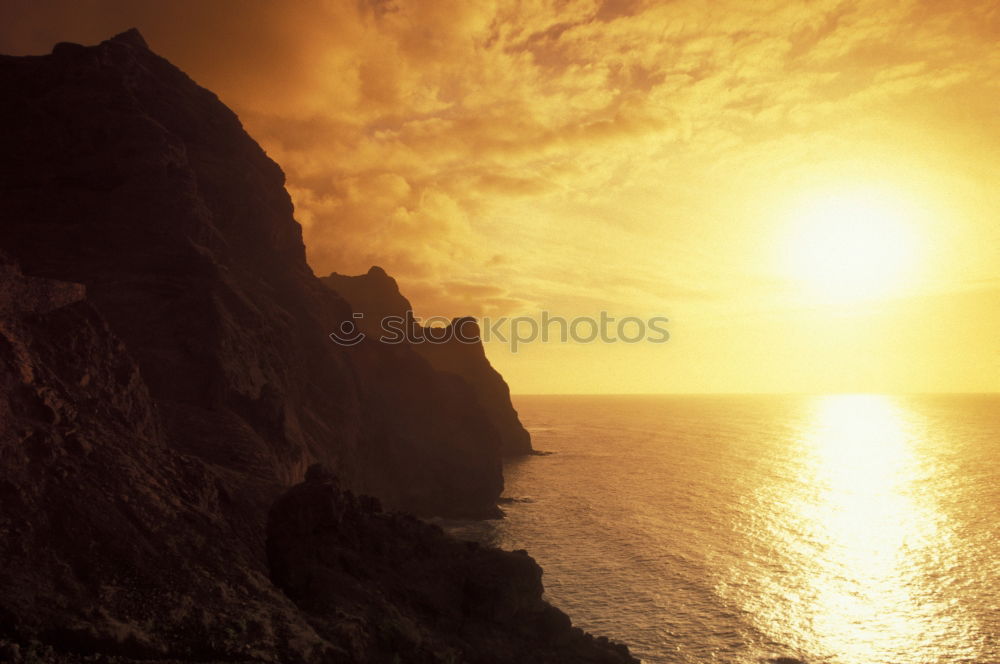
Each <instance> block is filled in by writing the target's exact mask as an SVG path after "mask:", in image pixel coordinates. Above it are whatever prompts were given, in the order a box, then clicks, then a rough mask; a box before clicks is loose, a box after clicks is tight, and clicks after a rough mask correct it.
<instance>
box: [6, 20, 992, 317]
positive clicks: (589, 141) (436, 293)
mask: <svg viewBox="0 0 1000 664" xmlns="http://www.w3.org/2000/svg"><path fill="white" fill-rule="evenodd" d="M7 13H8V14H9V15H10V16H12V17H13V18H12V19H11V20H10V21H8V22H7V23H6V25H5V26H4V27H2V28H0V46H2V48H3V50H5V51H12V52H29V51H30V52H43V51H47V50H48V48H50V46H51V44H52V43H53V42H55V41H59V40H63V39H75V40H78V41H85V42H94V41H98V40H99V39H102V38H105V37H106V36H108V35H110V34H112V33H114V32H116V31H119V30H122V29H124V28H126V27H130V26H131V25H138V27H139V28H140V29H141V30H142V31H143V32H144V34H145V35H146V37H147V40H148V41H149V42H150V44H151V45H152V46H153V47H154V48H155V49H156V50H158V51H159V52H161V53H162V54H164V55H165V56H167V57H168V58H170V59H172V60H173V61H174V62H176V63H177V64H178V65H179V66H181V67H182V68H184V69H185V70H187V71H188V72H189V73H190V74H192V76H193V77H194V78H195V79H196V80H198V81H199V82H201V83H202V84H204V85H206V86H208V87H210V88H212V89H213V90H216V91H217V92H219V94H220V96H221V97H222V98H223V100H224V101H226V102H227V103H229V104H231V105H232V106H234V108H235V109H236V111H237V112H238V113H239V114H240V116H241V118H242V119H243V121H244V123H245V124H246V125H247V127H248V129H249V130H250V131H251V133H252V134H253V135H254V136H255V137H257V138H258V139H259V140H260V141H261V142H262V144H263V145H264V147H265V149H267V151H268V152H269V154H271V156H272V157H274V158H275V159H276V160H277V161H278V162H279V163H280V164H281V165H282V167H283V168H284V169H285V170H286V172H287V174H288V186H289V191H290V193H291V194H292V197H293V199H294V202H295V205H296V214H297V217H298V218H299V220H300V221H301V222H302V224H303V227H304V234H305V240H306V243H307V247H308V256H309V260H310V262H311V264H312V265H313V267H314V269H315V270H316V271H317V272H318V273H321V274H325V273H328V272H330V271H332V270H337V271H341V272H363V271H364V270H365V269H367V267H368V265H371V264H379V265H383V266H385V267H386V269H387V270H388V271H389V272H391V273H393V274H395V275H396V276H398V277H399V278H400V279H401V281H402V282H403V283H409V284H412V287H413V289H414V293H411V294H410V295H411V298H412V299H413V300H414V302H415V304H417V305H418V308H420V307H423V306H426V307H431V306H434V307H438V308H446V309H448V308H451V309H457V308H459V306H458V303H457V300H458V299H459V298H462V297H467V298H470V300H471V299H474V298H475V297H476V296H477V294H478V296H479V297H480V300H478V301H477V303H473V304H472V305H471V306H472V307H473V308H475V307H480V308H485V307H494V308H496V309H498V310H499V309H503V308H508V309H510V308H516V307H518V306H523V305H524V303H526V302H539V301H543V300H553V299H558V297H559V290H560V289H561V290H562V295H563V297H564V298H565V300H566V301H570V300H572V299H573V298H576V297H578V296H579V295H580V294H579V293H576V292H574V291H575V290H577V289H579V288H580V287H581V285H582V284H586V286H585V287H586V288H589V289H593V292H592V293H589V294H587V295H586V297H592V298H594V299H595V300H600V299H602V298H603V299H604V300H608V299H611V298H612V297H619V296H621V297H635V298H638V299H641V298H642V297H645V296H644V295H642V293H647V296H649V297H653V296H652V295H649V293H655V292H659V291H663V292H668V293H684V294H686V295H685V296H690V297H696V295H697V294H698V293H704V292H710V293H712V295H711V297H712V298H715V297H717V293H718V292H720V289H722V290H724V288H725V284H724V283H721V280H722V277H721V276H720V275H716V276H714V277H712V276H707V277H702V276H693V275H699V274H700V273H701V272H704V271H706V270H710V269H711V268H712V265H711V264H708V265H706V264H704V261H705V260H708V261H711V260H713V258H712V256H713V254H715V255H718V254H717V252H716V250H715V248H714V247H711V246H709V245H708V244H707V243H708V242H709V241H710V240H709V239H708V238H716V237H717V235H715V234H714V233H713V231H712V230H711V223H712V221H711V220H712V219H713V218H716V217H718V216H720V215H721V214H722V212H719V211H718V210H717V209H716V208H717V206H718V205H719V202H718V201H716V200H713V199H715V198H724V197H725V196H727V195H731V194H729V193H728V192H727V191H721V192H715V191H713V192H712V193H709V194H708V195H705V194H704V191H705V189H704V188H701V189H699V187H703V185H704V183H705V182H706V181H711V180H712V179H713V178H715V177H717V176H716V175H715V174H716V173H725V174H726V177H730V178H732V179H733V181H734V182H735V181H737V180H739V179H741V178H744V177H749V176H745V175H744V174H743V173H742V172H741V171H740V169H749V170H751V171H752V170H754V169H757V170H759V169H760V168H761V167H762V166H764V165H766V164H771V165H773V168H774V170H775V173H778V172H780V171H781V169H783V168H786V165H787V168H794V167H795V164H803V163H805V164H808V163H810V161H815V159H816V154H822V150H827V154H830V152H831V148H830V147H829V146H831V145H834V146H835V145H836V144H837V141H840V140H843V139H842V136H843V135H844V134H845V133H850V132H854V133H857V132H858V131H860V130H859V127H861V126H862V125H865V126H868V125H870V126H871V129H870V134H871V135H877V134H878V126H879V123H880V122H881V123H884V124H885V125H886V126H890V125H891V126H896V125H898V124H899V123H900V122H904V121H906V117H907V116H906V114H907V113H909V112H911V110H910V109H914V108H918V107H920V108H924V107H926V108H930V107H932V105H933V104H943V103H944V100H946V99H947V97H948V94H949V91H950V90H955V89H957V88H958V87H960V86H964V87H962V89H963V90H965V91H968V90H970V89H974V87H975V86H982V89H983V90H984V91H986V90H990V91H992V93H991V94H992V95H993V96H992V97H986V96H984V97H983V100H981V101H980V102H978V103H979V104H980V106H982V107H983V108H986V107H987V106H988V100H989V99H994V100H995V95H996V92H995V90H996V88H995V83H994V82H993V81H994V80H995V74H996V73H997V69H998V64H997V62H998V61H997V55H996V49H995V48H994V46H995V43H994V37H995V34H996V32H997V26H998V21H1000V13H998V10H997V8H996V7H995V6H994V5H993V4H992V3H981V2H973V1H971V0H970V1H969V2H965V3H925V2H916V1H914V0H908V1H904V2H863V1H861V0H819V1H810V2H806V1H805V0H803V1H799V2H776V1H775V2H761V3H746V2H742V1H739V2H738V1H736V0H727V1H722V2H716V3H707V4H706V3H701V2H695V1H694V0H677V1H674V2H653V1H646V0H547V1H543V2H531V3H522V2H513V1H510V2H508V1H501V0H495V1H487V2H475V3H473V2H467V1H464V0H437V1H434V2H430V1H426V0H361V1H358V2H348V1H337V0H328V1H320V0H315V1H313V2H303V3H267V2H255V3H246V2H237V1H236V0H216V1H214V2H209V3H205V2H195V1H194V0H183V1H178V2H171V3H161V2H151V1H145V0H143V1H138V2H135V1H129V2H125V1H124V0H122V1H116V2H110V1H109V2H99V1H94V0H91V1H88V2H30V3H29V2H21V1H19V0H18V1H15V2H13V3H12V5H11V7H10V9H9V10H8V11H7ZM862 119H863V121H862ZM924 119H925V118H921V121H923V120H924ZM727 169H728V170H727ZM751 175H752V174H751ZM747 186H748V187H749V185H747ZM735 188H736V185H735V184H733V185H727V186H726V189H735ZM692 191H700V192H702V199H703V200H698V201H693V198H692V196H691V194H690V192H692ZM713 215H714V216H713ZM738 223H741V222H740V221H739V220H738V219H737V220H734V221H733V224H738ZM692 224H695V225H697V226H698V227H703V228H705V229H707V230H706V231H705V233H704V238H705V239H704V240H703V241H702V244H700V245H698V244H697V242H698V241H697V240H696V239H684V240H678V241H677V242H676V243H675V244H673V245H670V246H663V247H659V245H660V244H661V243H662V242H661V239H660V238H673V237H675V236H677V235H678V234H679V233H680V231H681V230H684V229H685V228H686V229H690V227H691V225H692ZM685 225H686V226H685ZM733 237H741V235H740V232H739V231H738V230H737V231H734V233H733ZM711 241H716V240H711ZM688 243H694V245H695V246H690V247H689V246H688ZM654 246H655V251H654V249H653V248H651V247H654ZM614 247H620V249H613V248H614ZM738 249H739V248H738V247H732V248H730V249H728V251H730V252H735V251H737V250H738ZM723 255H726V254H725V252H723ZM668 257H669V260H668V259H667V258H668ZM698 261H702V262H701V263H698ZM595 264H598V265H599V267H598V268H595V267H594V265H595ZM699 265H701V267H700V268H699ZM595 269H596V273H597V274H598V275H600V276H601V278H597V279H593V278H592V277H593V275H594V273H595ZM630 270H631V271H637V272H641V274H642V275H643V276H642V277H641V278H642V280H643V281H644V282H646V281H650V280H652V281H655V280H656V279H657V278H660V279H662V283H664V284H668V285H667V286H666V287H665V288H663V289H657V288H656V286H655V284H650V285H648V286H643V287H642V288H636V289H632V290H631V291H630V293H631V294H613V293H612V290H611V289H610V287H609V286H608V285H607V282H608V279H607V278H605V277H604V276H603V275H605V274H613V273H615V272H616V271H617V272H618V273H621V272H623V271H630ZM602 280H603V281H604V282H605V283H604V285H603V286H602V284H601V282H602ZM433 284H437V285H436V286H432V285H433ZM560 284H561V285H560ZM496 288H499V289H500V290H501V291H505V290H506V289H507V288H509V289H511V291H513V292H517V293H519V294H520V295H519V296H517V297H511V296H509V295H508V294H507V292H499V291H498V292H495V293H489V292H488V290H489V289H496ZM477 289H479V290H478V291H477Z"/></svg>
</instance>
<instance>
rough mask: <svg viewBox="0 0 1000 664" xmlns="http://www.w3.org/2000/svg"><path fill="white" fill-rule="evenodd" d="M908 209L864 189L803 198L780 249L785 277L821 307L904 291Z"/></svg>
mask: <svg viewBox="0 0 1000 664" xmlns="http://www.w3.org/2000/svg"><path fill="white" fill-rule="evenodd" d="M908 207H909V206H908V205H907V204H906V203H905V201H903V200H902V199H901V198H900V197H899V196H897V195H893V194H892V193H891V192H888V191H878V190H873V189H865V188H856V189H849V190H841V191H832V192H826V193H822V194H813V195H810V196H807V197H804V198H803V199H802V200H801V201H800V202H799V204H798V205H797V206H796V208H795V210H794V212H793V214H792V220H791V229H790V232H789V234H788V241H787V243H786V245H785V247H784V256H783V260H784V263H785V269H786V273H787V276H788V277H789V278H790V279H791V280H792V281H794V282H795V283H797V284H799V285H800V286H801V287H802V289H803V291H805V293H804V294H805V295H807V296H809V297H811V298H813V299H816V298H820V299H823V300H826V301H840V302H845V301H847V302H850V301H860V300H869V299H875V298H880V297H886V296H889V295H893V294H896V293H898V292H900V291H902V290H904V289H905V287H906V286H907V284H908V281H909V279H910V277H911V276H912V272H913V268H914V262H915V258H914V256H915V250H916V238H915V235H914V231H913V226H912V223H911V215H910V214H909V213H908Z"/></svg>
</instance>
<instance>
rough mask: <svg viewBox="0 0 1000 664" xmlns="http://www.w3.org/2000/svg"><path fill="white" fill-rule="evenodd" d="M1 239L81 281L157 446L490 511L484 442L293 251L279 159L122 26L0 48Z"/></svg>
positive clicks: (491, 459)
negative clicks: (92, 40)
mask: <svg viewBox="0 0 1000 664" xmlns="http://www.w3.org/2000/svg"><path fill="white" fill-rule="evenodd" d="M0 80H2V82H3V87H4V90H5V93H4V96H3V99H2V100H0V123H2V126H3V127H4V128H5V130H4V132H3V134H2V137H0V154H3V155H4V160H3V163H2V166H0V168H2V169H3V170H2V172H0V201H2V210H3V212H2V214H3V220H2V224H0V244H2V246H3V247H5V248H6V250H7V251H8V252H9V253H10V254H11V255H12V256H13V257H14V258H15V259H16V260H17V261H18V263H20V265H21V268H22V269H23V270H24V271H25V272H26V273H28V274H31V275H35V276H43V277H47V278H52V279H60V280H65V281H71V282H76V283H81V284H84V285H86V287H87V291H88V293H89V298H90V301H91V302H92V304H93V306H94V307H95V308H96V309H97V310H99V311H100V312H101V314H102V315H103V316H104V317H105V318H106V319H107V321H108V323H109V324H110V326H111V328H112V329H113V330H114V332H115V334H117V335H118V336H119V337H121V338H122V339H123V340H124V342H125V344H126V345H127V346H128V348H129V349H130V351H131V352H132V354H133V355H134V357H135V359H136V361H137V363H138V365H139V368H140V370H141V372H142V375H143V378H144V380H145V382H146V384H147V385H148V386H149V390H150V394H151V395H152V397H153V399H154V400H155V401H156V402H157V403H158V405H159V406H160V409H161V412H162V414H163V417H164V419H165V427H166V431H167V433H168V436H169V438H170V444H171V445H173V446H175V447H176V448H177V449H180V450H183V451H185V452H187V453H190V454H193V455H197V456H199V457H201V458H203V459H205V460H207V461H209V462H211V463H219V464H222V465H225V466H226V467H234V466H235V467H238V468H239V469H240V470H241V471H244V472H247V473H248V474H252V475H254V476H256V477H257V478H259V479H260V480H263V481H269V482H273V483H276V484H286V485H287V484H289V483H291V482H294V481H297V480H299V479H301V477H302V474H303V472H304V471H305V468H306V467H307V466H308V465H309V464H310V463H312V462H313V461H322V462H324V463H327V464H328V465H330V466H331V467H334V468H336V469H337V472H338V473H339V474H340V475H341V476H342V477H343V478H344V481H345V483H346V484H348V485H349V486H351V487H352V488H355V489H357V490H360V491H364V492H368V493H374V494H376V495H379V496H380V497H381V498H382V499H383V500H385V502H386V503H387V504H388V505H390V506H392V507H397V508H406V509H409V510H413V511H417V512H421V513H452V514H468V515H488V514H490V513H493V512H495V501H496V498H497V496H498V495H499V493H500V491H501V490H502V470H501V462H500V456H499V452H498V449H499V445H500V441H499V438H498V435H497V433H496V431H495V430H494V427H492V426H491V424H490V421H489V417H488V415H487V414H486V413H484V412H483V411H482V410H481V409H478V408H476V407H475V405H474V404H475V395H473V394H471V393H469V391H468V390H467V389H464V387H463V386H462V385H461V383H460V381H457V380H456V379H455V378H454V377H453V376H449V375H444V374H442V373H440V372H437V371H435V370H433V368H431V367H430V366H429V365H428V364H427V362H425V361H424V360H422V359H421V358H420V357H419V356H418V355H416V354H415V353H413V352H411V351H409V350H408V349H405V348H396V349H391V351H389V352H387V349H385V348H380V347H378V346H375V345H374V344H363V345H361V346H359V347H355V348H342V347H338V346H336V345H335V344H333V343H332V342H331V340H330V339H329V338H328V336H327V335H328V333H329V332H331V331H333V330H336V329H338V326H339V325H340V324H341V323H342V322H343V321H344V320H345V319H350V315H351V310H350V307H349V306H348V305H347V303H346V302H344V301H343V300H342V299H341V298H339V297H337V296H336V295H334V294H333V293H332V292H331V291H330V290H329V289H327V288H324V287H323V286H322V284H321V283H320V282H319V280H317V279H316V278H315V277H314V276H313V274H312V272H311V271H310V269H309V267H308V266H307V265H306V262H305V252H304V247H303V244H302V239H301V229H300V227H299V225H298V224H297V223H296V222H295V220H294V219H293V218H292V205H291V201H290V199H289V197H288V194H287V193H286V192H285V189H284V176H283V174H282V172H281V170H280V169H279V168H278V166H277V165H276V164H275V163H274V162H272V161H271V160H270V159H268V157H267V156H266V155H265V154H264V152H263V151H262V150H261V149H260V147H259V146H258V145H257V144H256V143H255V142H254V141H253V140H252V139H251V138H250V137H249V136H247V134H246V133H245V132H244V131H243V128H242V126H241V125H240V123H239V121H238V120H237V118H236V116H235V115H233V113H232V112H231V111H229V109H227V108H226V107H225V106H224V105H223V104H222V103H220V102H219V100H218V99H217V98H216V97H215V96H214V95H212V93H210V92H208V91H207V90H204V89H202V88H200V87H198V86H197V85H195V84H194V83H193V82H192V81H191V80H190V79H189V78H188V77H187V76H185V75H184V74H183V73H182V72H181V71H179V70H178V69H176V68H175V67H173V66H172V65H170V63H168V62H167V61H165V60H163V59H162V58H160V57H158V56H156V55H155V54H153V53H152V52H151V51H149V49H148V48H147V47H146V46H145V44H144V43H143V41H142V38H141V36H139V35H138V33H136V32H133V33H127V34H125V35H122V36H119V37H117V38H115V39H113V40H110V41H108V42H105V43H103V44H101V45H99V46H96V47H93V48H85V47H82V46H76V45H71V44H60V45H58V46H56V48H55V49H54V51H53V53H52V55H50V56H46V57H31V58H3V59H2V60H0Z"/></svg>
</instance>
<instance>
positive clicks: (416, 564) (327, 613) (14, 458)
mask: <svg viewBox="0 0 1000 664" xmlns="http://www.w3.org/2000/svg"><path fill="white" fill-rule="evenodd" d="M166 438H167V436H166V435H165V432H164V430H163V428H162V427H161V426H160V418H159V413H158V412H157V407H156V404H155V402H154V401H153V399H152V398H151V397H150V395H149V391H148V389H147V388H146V385H145V384H144V383H143V381H142V376H141V374H140V371H139V369H138V367H137V366H136V364H135V362H134V361H133V359H132V358H131V357H130V356H129V353H128V351H127V349H126V348H125V345H124V344H123V343H122V341H121V340H119V339H118V338H117V337H115V335H114V334H113V332H112V331H111V330H110V328H109V327H108V325H107V323H106V322H105V321H104V320H103V319H102V317H101V315H100V314H99V313H98V312H97V311H96V310H95V309H94V307H93V306H92V304H91V302H90V301H89V300H88V299H87V297H86V291H85V289H84V288H83V287H82V286H81V285H80V284H74V283H68V282H60V281H53V280H48V279H39V278H33V277H25V276H24V275H22V274H21V272H20V271H19V270H18V269H17V267H16V266H15V265H13V264H11V263H10V262H9V260H8V259H7V258H6V257H5V256H3V255H2V254H0V462H2V466H0V467H2V474H0V660H2V661H11V662H15V663H22V662H23V663H28V662H31V663H37V662H46V663H48V662H74V663H75V662H84V661H112V662H133V661H162V662H188V661H190V662H195V661H227V662H296V663H299V662H316V663H319V662H327V663H328V662H345V663H346V662H373V663H377V662H386V663H389V662H397V661H406V662H440V663H441V664H445V663H448V662H484V663H485V662H491V663H492V662H495V663H497V664H499V663H500V662H518V663H521V662H564V663H566V664H571V663H576V662H607V663H609V664H616V663H625V662H631V661H633V660H631V658H630V657H629V656H628V651H627V650H626V649H625V648H624V646H619V645H615V644H611V643H609V642H607V641H605V640H600V639H598V640H595V639H593V638H592V637H590V636H589V635H586V634H584V633H582V632H581V631H580V630H578V629H574V628H572V627H571V625H570V623H569V619H568V618H566V617H565V616H564V615H563V614H562V613H560V612H559V611H558V610H557V609H554V608H553V607H551V606H549V605H548V604H546V603H545V602H543V601H542V599H541V593H542V586H541V581H540V579H541V570H540V569H539V568H538V566H537V565H536V564H535V563H534V562H533V561H532V560H531V559H530V558H528V557H527V556H526V555H524V554H523V553H520V554H519V553H507V552H501V551H497V550H492V549H483V548H480V547H477V546H472V545H470V544H465V543H460V542H458V541H456V540H452V539H450V538H447V537H445V536H444V535H443V534H442V533H441V532H440V530H438V529H437V528H435V527H432V526H429V525H426V524H424V523H422V522H420V521H418V520H416V519H415V518H413V517H410V516H403V515H399V514H387V513H383V512H381V511H380V509H379V508H378V506H377V501H376V500H375V499H373V498H369V497H364V496H362V497H355V496H353V495H352V494H350V493H348V492H345V491H342V490H340V488H339V487H338V486H337V485H336V484H335V483H334V482H333V480H332V478H331V477H330V476H328V475H326V474H324V473H321V472H319V471H318V469H316V468H315V467H314V468H313V469H311V471H310V472H309V473H307V481H306V482H305V483H304V484H302V485H299V486H297V487H294V488H292V489H291V490H290V491H288V492H287V493H286V494H285V495H284V496H282V497H281V498H279V499H278V500H277V501H276V502H275V503H274V505H273V507H272V508H271V509H270V516H269V517H268V518H267V523H266V536H267V539H266V555H265V548H264V536H265V515H266V514H267V511H268V510H267V508H266V506H265V505H262V504H261V497H262V496H265V495H267V494H268V487H266V486H259V485H258V486H257V487H256V489H257V490H256V491H248V488H249V487H252V486H254V484H255V482H254V480H253V479H252V478H247V477H245V476H243V475H242V474H241V473H239V472H237V471H234V470H232V469H225V468H222V467H220V466H211V465H208V464H206V463H204V462H203V461H201V460H200V459H198V458H196V457H193V456H189V455H184V454H180V453H178V452H177V451H176V450H174V449H173V448H172V447H171V446H170V445H168V444H167V441H166ZM272 579H273V583H272Z"/></svg>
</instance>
